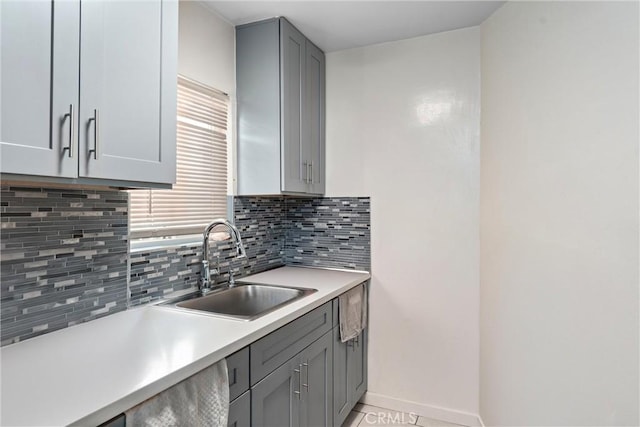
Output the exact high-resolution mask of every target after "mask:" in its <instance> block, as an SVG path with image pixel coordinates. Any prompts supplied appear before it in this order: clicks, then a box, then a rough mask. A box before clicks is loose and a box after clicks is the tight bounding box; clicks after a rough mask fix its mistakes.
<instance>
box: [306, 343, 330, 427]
mask: <svg viewBox="0 0 640 427" xmlns="http://www.w3.org/2000/svg"><path fill="white" fill-rule="evenodd" d="M332 350H333V332H332V331H329V332H327V333H326V334H324V335H323V336H322V338H320V339H319V340H317V341H316V342H314V343H313V344H311V345H310V346H309V347H307V348H306V349H305V350H303V351H302V353H301V357H302V366H301V370H300V372H301V375H302V394H301V400H302V405H301V408H300V409H301V410H300V425H301V426H305V427H306V426H310V427H327V426H332V425H333V410H332V409H333V351H332Z"/></svg>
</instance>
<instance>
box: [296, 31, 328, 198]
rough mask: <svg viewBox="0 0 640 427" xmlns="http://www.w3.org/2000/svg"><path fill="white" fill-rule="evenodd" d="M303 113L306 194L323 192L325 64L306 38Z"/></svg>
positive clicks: (319, 52)
mask: <svg viewBox="0 0 640 427" xmlns="http://www.w3.org/2000/svg"><path fill="white" fill-rule="evenodd" d="M305 57H306V58H305V65H306V92H305V97H304V99H305V101H304V102H305V108H304V111H305V115H304V117H303V119H302V120H303V121H302V134H303V135H304V138H305V145H306V146H307V147H308V152H309V156H308V158H307V161H308V162H309V179H308V182H309V190H308V191H309V193H312V194H324V183H325V176H324V173H325V172H324V171H325V143H324V102H325V95H324V94H325V89H324V87H325V86H324V85H325V63H324V53H323V52H322V51H321V50H320V49H318V48H317V47H316V46H315V45H314V44H313V43H311V42H310V41H309V40H307V44H306V54H305Z"/></svg>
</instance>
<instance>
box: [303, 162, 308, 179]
mask: <svg viewBox="0 0 640 427" xmlns="http://www.w3.org/2000/svg"><path fill="white" fill-rule="evenodd" d="M302 166H304V182H307V181H308V180H309V164H308V163H307V162H302Z"/></svg>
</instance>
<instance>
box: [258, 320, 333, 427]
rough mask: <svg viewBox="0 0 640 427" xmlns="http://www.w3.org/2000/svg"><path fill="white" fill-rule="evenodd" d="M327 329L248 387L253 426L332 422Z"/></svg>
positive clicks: (329, 334)
mask: <svg viewBox="0 0 640 427" xmlns="http://www.w3.org/2000/svg"><path fill="white" fill-rule="evenodd" d="M332 347H333V338H332V333H331V331H329V332H327V333H326V334H325V335H323V336H322V337H321V338H320V339H319V340H317V341H315V342H314V343H313V344H311V345H310V346H309V347H307V348H306V349H305V350H303V351H302V352H300V353H299V354H297V355H296V356H294V357H292V358H291V359H289V360H288V361H287V362H285V363H284V364H283V365H282V366H280V367H279V368H277V369H276V370H275V371H273V372H272V373H270V374H269V375H267V376H266V377H265V378H264V379H263V380H261V381H260V382H258V383H257V384H256V385H254V386H253V387H252V388H251V421H252V425H254V426H265V427H269V426H274V427H287V426H288V427H292V426H301V427H305V426H330V425H332V423H333V416H332V407H333V368H332V366H333V362H332V359H333V352H332Z"/></svg>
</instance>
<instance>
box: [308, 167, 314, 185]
mask: <svg viewBox="0 0 640 427" xmlns="http://www.w3.org/2000/svg"><path fill="white" fill-rule="evenodd" d="M309 184H313V162H311V163H309Z"/></svg>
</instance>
